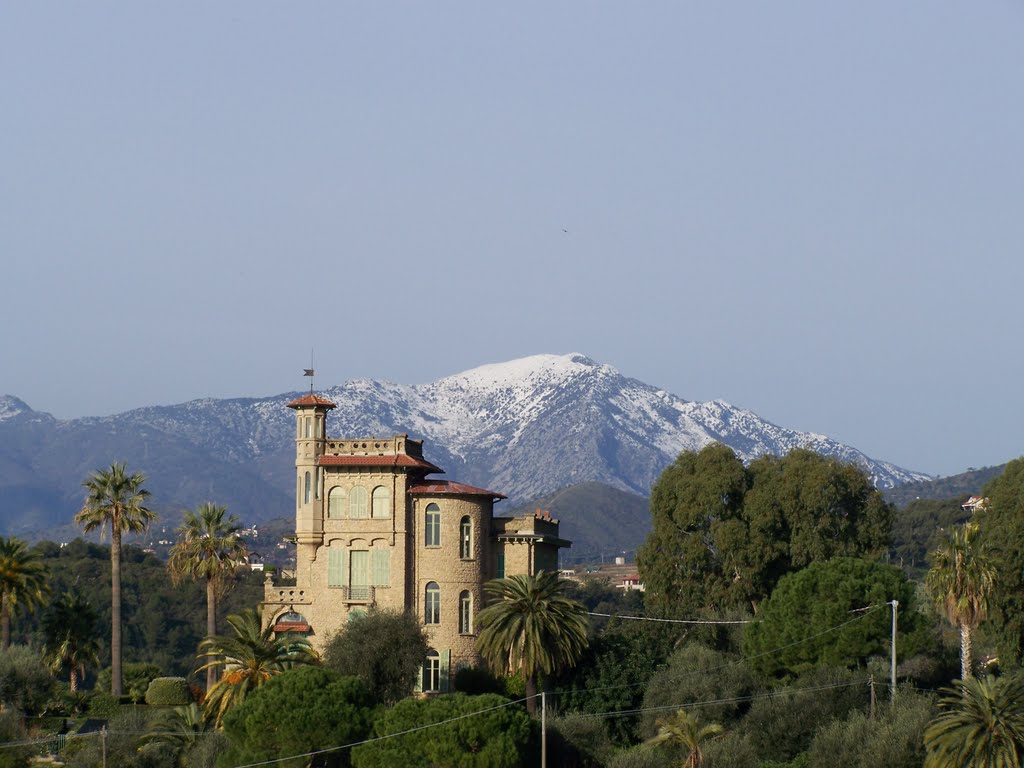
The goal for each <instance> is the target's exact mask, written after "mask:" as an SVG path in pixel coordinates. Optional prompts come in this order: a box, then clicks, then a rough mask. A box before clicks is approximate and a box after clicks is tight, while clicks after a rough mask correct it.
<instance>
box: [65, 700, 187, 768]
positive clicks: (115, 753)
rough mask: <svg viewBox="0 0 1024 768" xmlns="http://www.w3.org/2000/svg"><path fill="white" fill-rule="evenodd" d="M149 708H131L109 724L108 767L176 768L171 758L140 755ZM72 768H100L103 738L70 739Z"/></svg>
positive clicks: (147, 754)
mask: <svg viewBox="0 0 1024 768" xmlns="http://www.w3.org/2000/svg"><path fill="white" fill-rule="evenodd" d="M146 715H147V712H146V708H145V707H127V708H125V709H123V710H121V711H120V712H118V713H117V714H116V715H114V716H113V717H112V718H111V720H110V722H109V723H108V726H107V728H108V734H107V739H106V749H107V755H106V765H108V766H112V767H113V766H117V768H175V766H174V759H173V756H172V755H171V754H169V753H168V754H152V753H146V752H140V751H139V749H138V747H139V739H140V738H141V737H142V735H143V734H144V733H145V732H146ZM66 760H67V765H68V768H100V766H102V765H104V762H103V742H102V740H101V738H100V736H99V734H90V735H89V736H87V737H81V738H76V739H70V740H69V741H68V750H67V758H66Z"/></svg>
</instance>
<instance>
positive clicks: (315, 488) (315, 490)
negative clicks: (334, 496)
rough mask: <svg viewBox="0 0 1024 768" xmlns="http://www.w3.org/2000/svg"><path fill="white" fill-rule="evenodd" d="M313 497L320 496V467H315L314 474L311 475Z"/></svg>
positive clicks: (317, 497)
mask: <svg viewBox="0 0 1024 768" xmlns="http://www.w3.org/2000/svg"><path fill="white" fill-rule="evenodd" d="M313 498H314V499H319V498H320V467H317V468H316V474H315V475H313Z"/></svg>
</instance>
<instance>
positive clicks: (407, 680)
mask: <svg viewBox="0 0 1024 768" xmlns="http://www.w3.org/2000/svg"><path fill="white" fill-rule="evenodd" d="M428 650H429V646H428V644H427V636H426V634H425V633H424V631H423V627H422V626H421V625H420V623H419V621H417V619H416V617H415V616H413V615H412V614H411V613H408V612H406V613H401V612H398V611H386V610H381V609H378V608H371V609H370V612H369V613H367V614H366V615H365V616H359V617H356V618H353V619H351V620H350V621H349V622H348V623H347V624H346V625H345V626H344V627H343V628H342V629H341V631H339V632H338V633H336V634H335V635H333V636H332V637H331V639H330V640H329V641H328V643H327V648H326V649H325V651H324V666H326V667H327V668H328V669H333V670H334V671H335V672H337V673H338V674H340V675H352V676H354V677H358V678H359V679H360V680H362V681H363V683H365V684H366V687H367V689H368V690H369V691H370V694H371V695H372V696H373V697H374V698H375V699H376V700H377V701H379V702H381V703H383V704H394V703H395V702H397V701H398V700H399V699H403V698H405V697H406V696H408V695H409V694H410V693H412V690H413V687H414V686H415V684H416V677H417V675H418V674H419V670H420V667H421V665H422V664H423V659H425V658H426V656H427V651H428Z"/></svg>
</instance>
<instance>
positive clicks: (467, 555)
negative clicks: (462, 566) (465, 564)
mask: <svg viewBox="0 0 1024 768" xmlns="http://www.w3.org/2000/svg"><path fill="white" fill-rule="evenodd" d="M459 557H461V558H462V559H463V560H472V559H473V521H472V520H470V519H469V516H468V515H467V516H466V517H464V518H462V520H461V521H460V522H459Z"/></svg>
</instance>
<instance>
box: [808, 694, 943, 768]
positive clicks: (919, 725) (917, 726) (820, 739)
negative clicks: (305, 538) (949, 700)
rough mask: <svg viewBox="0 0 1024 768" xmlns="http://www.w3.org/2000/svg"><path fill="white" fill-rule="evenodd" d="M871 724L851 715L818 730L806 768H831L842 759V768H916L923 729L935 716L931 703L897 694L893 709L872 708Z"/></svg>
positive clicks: (922, 752)
mask: <svg viewBox="0 0 1024 768" xmlns="http://www.w3.org/2000/svg"><path fill="white" fill-rule="evenodd" d="M876 710H877V711H876V716H875V719H874V720H872V719H871V718H870V717H869V715H868V714H867V713H865V712H851V713H850V715H849V716H848V717H847V718H845V719H844V720H834V721H833V722H831V723H828V724H827V725H824V726H822V727H821V728H819V729H818V732H817V733H816V734H815V736H814V740H813V741H812V742H811V748H810V749H809V750H808V757H809V762H810V765H812V766H831V765H834V764H835V762H836V757H837V756H838V755H842V763H843V766H844V768H877V766H880V765H884V766H886V768H920V766H921V765H922V763H923V762H924V757H925V748H924V741H923V738H924V729H925V728H926V727H927V725H928V722H929V721H930V720H931V719H932V717H934V716H935V711H936V707H935V700H934V698H933V697H931V696H922V695H920V694H916V693H914V692H912V691H900V694H899V696H897V698H896V705H895V707H890V706H889V703H888V702H886V703H884V704H881V703H880V704H879V705H878V706H877V707H876Z"/></svg>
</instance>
